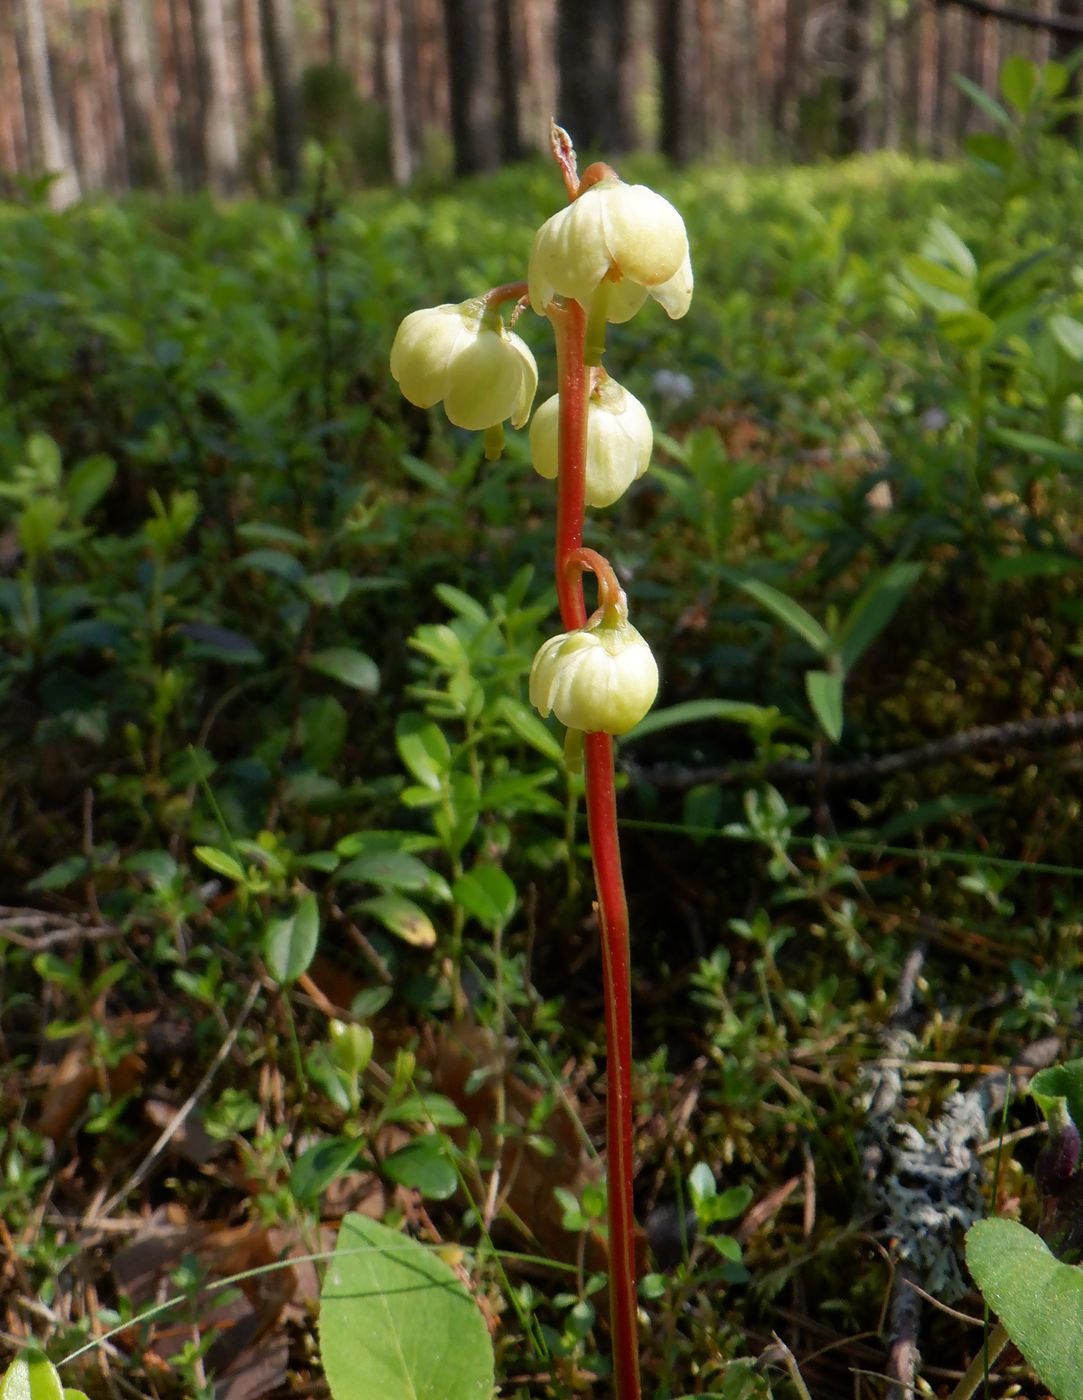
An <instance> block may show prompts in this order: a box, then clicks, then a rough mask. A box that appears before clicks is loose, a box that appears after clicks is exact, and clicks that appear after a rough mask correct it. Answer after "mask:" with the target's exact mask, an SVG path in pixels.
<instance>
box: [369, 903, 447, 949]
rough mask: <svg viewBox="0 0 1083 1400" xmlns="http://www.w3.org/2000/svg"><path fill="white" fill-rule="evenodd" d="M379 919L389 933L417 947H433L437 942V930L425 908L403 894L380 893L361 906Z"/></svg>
mask: <svg viewBox="0 0 1083 1400" xmlns="http://www.w3.org/2000/svg"><path fill="white" fill-rule="evenodd" d="M360 907H361V908H362V909H363V910H365V912H366V913H368V914H371V915H373V917H374V918H376V919H379V921H380V923H382V924H383V926H384V928H385V929H387V931H388V933H393V934H394V935H395V937H396V938H401V939H402V940H403V942H405V943H410V944H412V945H413V946H414V947H415V948H431V947H432V945H433V944H434V943H435V942H436V930H435V929H434V928H433V926H432V920H431V919H430V918H429V916H428V914H426V913H425V911H424V909H421V908H419V906H418V905H416V904H415V903H414V902H413V900H412V899H406V898H405V897H404V896H403V895H401V894H378V895H376V896H375V897H374V898H373V899H366V900H364V901H363V902H362V904H361V906H360Z"/></svg>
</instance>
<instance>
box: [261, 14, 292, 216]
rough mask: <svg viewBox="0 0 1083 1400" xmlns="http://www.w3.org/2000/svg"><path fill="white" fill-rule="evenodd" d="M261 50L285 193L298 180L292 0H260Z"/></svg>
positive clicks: (280, 180)
mask: <svg viewBox="0 0 1083 1400" xmlns="http://www.w3.org/2000/svg"><path fill="white" fill-rule="evenodd" d="M260 20H261V24H262V28H263V53H264V59H265V62H266V65H267V72H268V74H269V75H270V79H271V95H272V98H273V101H274V158H275V166H276V168H277V170H278V178H279V183H280V184H281V186H282V188H283V190H284V191H286V193H289V192H291V191H293V190H295V189H296V188H297V186H298V185H299V184H300V182H301V80H300V73H299V69H298V63H297V24H296V18H295V16H294V12H293V0H260Z"/></svg>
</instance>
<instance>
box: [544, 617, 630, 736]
mask: <svg viewBox="0 0 1083 1400" xmlns="http://www.w3.org/2000/svg"><path fill="white" fill-rule="evenodd" d="M657 694H658V663H657V662H656V661H655V659H654V653H653V652H652V651H651V649H650V647H649V646H648V645H647V643H646V642H645V641H644V640H643V638H642V637H641V636H640V635H639V633H638V632H637V631H636V629H635V628H634V627H633V626H632V625H631V623H630V622H629V621H628V611H627V604H626V603H625V602H624V595H623V594H621V603H620V605H619V608H618V609H616V610H614V611H613V613H612V614H610V615H609V616H606V615H604V614H603V615H602V616H600V617H599V618H598V619H597V620H592V621H591V622H588V623H587V625H586V627H580V628H579V629H578V630H577V631H575V632H562V633H561V634H560V635H559V636H558V637H550V638H549V640H548V641H547V642H545V643H544V644H543V645H542V647H541V649H540V650H539V652H538V654H537V656H535V658H534V664H533V666H531V668H530V703H531V704H532V705H533V706H534V707H535V709H537V710H538V711H540V713H541V714H542V715H543V716H545V715H549V714H550V713H552V714H554V715H556V717H557V719H558V720H560V722H561V724H565V725H567V726H568V728H569V729H579V730H582V731H583V733H585V734H595V733H599V732H601V733H605V734H627V732H628V730H629V729H631V728H633V727H634V726H635V725H637V724H638V723H639V721H640V720H641V719H642V718H643V716H644V715H645V714H646V713H647V711H648V710H649V709H650V707H651V706H652V705H653V704H654V697H655V696H656V695H657Z"/></svg>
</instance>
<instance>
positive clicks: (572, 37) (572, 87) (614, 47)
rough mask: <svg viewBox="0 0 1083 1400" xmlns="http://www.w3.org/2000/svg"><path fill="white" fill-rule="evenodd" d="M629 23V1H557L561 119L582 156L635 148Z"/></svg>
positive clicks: (608, 154)
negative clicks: (629, 75) (594, 152)
mask: <svg viewBox="0 0 1083 1400" xmlns="http://www.w3.org/2000/svg"><path fill="white" fill-rule="evenodd" d="M677 3H679V0H674V4H677ZM628 19H629V7H628V0H558V3H557V69H558V72H559V94H558V102H557V121H558V122H559V123H560V124H561V126H563V127H564V128H565V129H566V130H567V131H568V132H569V133H570V135H571V137H572V140H573V141H574V142H575V144H576V146H577V147H578V148H579V150H580V151H581V152H585V151H587V150H594V151H596V152H598V153H600V154H603V155H605V156H606V157H608V156H610V155H615V154H619V153H620V152H621V151H628V150H631V149H632V147H633V146H634V145H635V122H634V119H633V115H632V113H633V101H632V99H633V93H632V92H631V91H630V86H631V85H630V84H629V82H628V81H627V78H628V69H629V56H630V46H631V34H630V30H629V23H628Z"/></svg>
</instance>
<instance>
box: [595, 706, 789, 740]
mask: <svg viewBox="0 0 1083 1400" xmlns="http://www.w3.org/2000/svg"><path fill="white" fill-rule="evenodd" d="M778 719H779V712H778V710H776V709H775V707H774V706H773V705H752V704H749V703H748V702H746V701H744V700H685V701H683V702H682V703H681V704H679V705H670V706H669V707H668V708H667V709H665V710H652V711H651V712H650V714H649V715H646V716H645V717H644V718H643V719H641V720H640V721H639V723H638V724H637V725H636V727H635V728H634V729H631V730H629V732H628V733H627V734H622V735H621V743H622V744H626V743H628V741H629V739H643V738H645V737H646V735H648V734H656V733H657V732H658V731H659V730H660V729H673V728H675V727H676V726H677V725H680V724H703V723H704V722H705V721H708V720H729V721H730V722H732V723H733V724H744V725H747V726H749V727H752V726H753V725H764V724H774V723H776V722H777V721H778Z"/></svg>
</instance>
